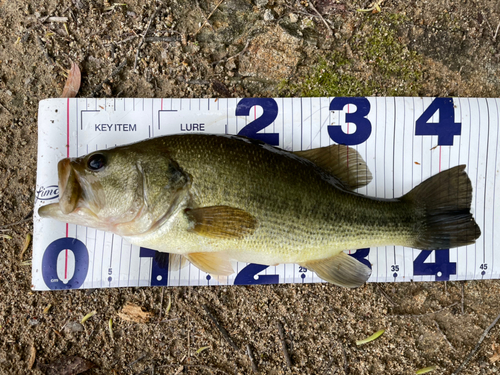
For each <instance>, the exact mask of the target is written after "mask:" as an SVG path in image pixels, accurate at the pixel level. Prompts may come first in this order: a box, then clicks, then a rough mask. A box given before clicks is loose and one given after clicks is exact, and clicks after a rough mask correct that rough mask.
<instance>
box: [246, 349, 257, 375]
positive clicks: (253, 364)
mask: <svg viewBox="0 0 500 375" xmlns="http://www.w3.org/2000/svg"><path fill="white" fill-rule="evenodd" d="M247 355H248V358H250V364H251V365H252V371H253V372H255V373H258V372H259V368H258V367H257V364H256V363H255V359H254V358H253V354H252V348H251V347H250V344H247Z"/></svg>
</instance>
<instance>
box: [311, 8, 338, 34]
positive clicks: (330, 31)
mask: <svg viewBox="0 0 500 375" xmlns="http://www.w3.org/2000/svg"><path fill="white" fill-rule="evenodd" d="M308 4H309V6H310V7H311V9H312V10H314V11H315V12H316V14H317V15H318V17H319V19H320V20H321V21H323V23H324V24H325V26H326V28H327V30H328V34H330V35H333V30H332V28H331V27H330V25H329V24H328V23H327V22H326V20H325V19H324V18H323V16H322V15H321V13H320V12H318V10H317V9H316V8H315V7H314V5H313V3H312V1H309V3H308Z"/></svg>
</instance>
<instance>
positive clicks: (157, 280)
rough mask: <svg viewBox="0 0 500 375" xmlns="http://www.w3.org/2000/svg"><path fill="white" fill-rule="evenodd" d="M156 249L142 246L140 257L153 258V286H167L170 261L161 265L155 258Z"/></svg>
mask: <svg viewBox="0 0 500 375" xmlns="http://www.w3.org/2000/svg"><path fill="white" fill-rule="evenodd" d="M155 255H156V251H155V250H151V249H147V248H145V247H141V248H140V251H139V257H140V258H153V259H152V261H153V264H152V266H151V286H167V285H168V261H167V264H166V265H164V266H161V265H159V264H158V262H157V261H156V259H155Z"/></svg>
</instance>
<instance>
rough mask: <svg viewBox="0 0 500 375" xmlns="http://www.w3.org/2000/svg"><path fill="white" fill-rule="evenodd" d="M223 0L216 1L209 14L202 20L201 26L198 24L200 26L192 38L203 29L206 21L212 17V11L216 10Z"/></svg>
mask: <svg viewBox="0 0 500 375" xmlns="http://www.w3.org/2000/svg"><path fill="white" fill-rule="evenodd" d="M223 1H224V0H220V1H219V2H218V3H217V5H216V6H215V8H214V10H212V11H211V12H210V14H209V15H208V17H207V18H206V19H205V22H203V25H201V26H200V28H199V29H198V31H197V32H195V33H194V35H193V38H194V37H195V36H196V35H198V33H199V32H200V31H201V29H203V28H204V27H205V25H206V24H207V22H208V20H209V19H210V17H212V14H214V12H215V11H216V10H217V8H218V7H219V5H221V4H222V2H223Z"/></svg>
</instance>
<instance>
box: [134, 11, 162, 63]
mask: <svg viewBox="0 0 500 375" xmlns="http://www.w3.org/2000/svg"><path fill="white" fill-rule="evenodd" d="M160 8H161V3H160V5H158V6H157V7H156V9H155V11H154V12H153V14H152V15H151V17H150V18H149V21H148V26H147V27H146V31H145V32H144V34H143V35H142V38H141V41H140V42H139V45H138V46H137V52H136V53H135V62H134V70H136V69H137V60H138V59H139V52H140V51H141V47H142V45H143V44H144V39H145V38H146V35H147V34H148V32H149V28H150V27H151V22H153V18H155V16H156V13H158V10H159V9H160Z"/></svg>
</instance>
